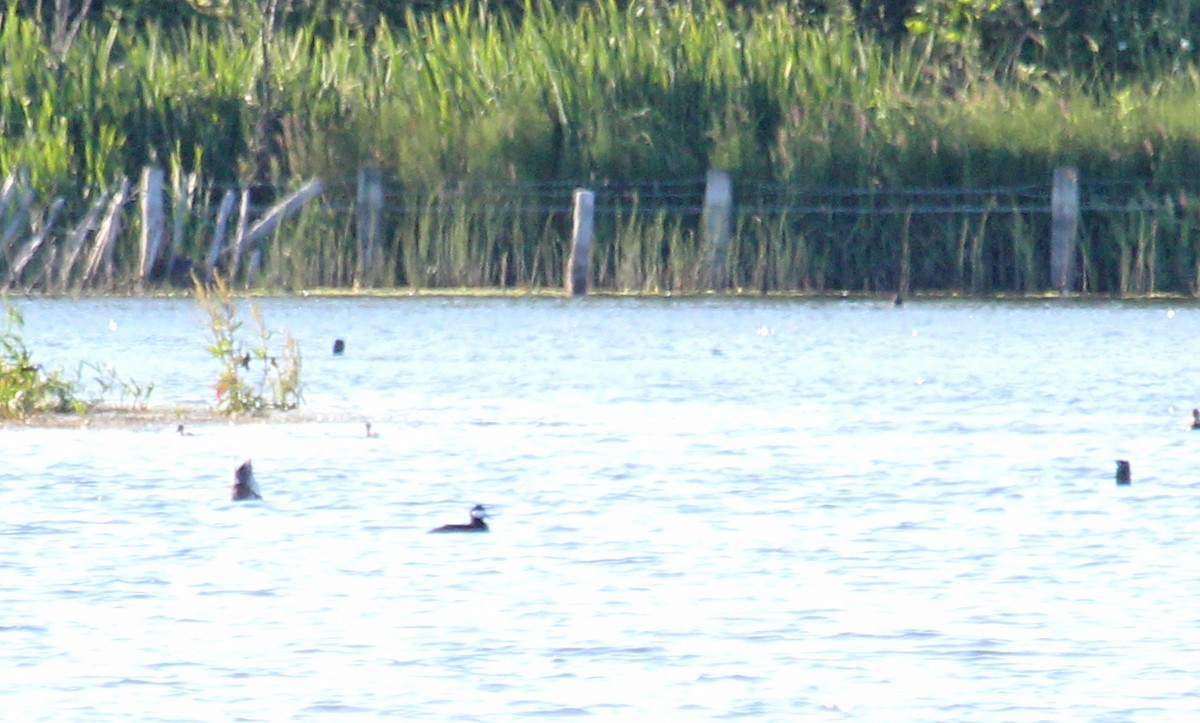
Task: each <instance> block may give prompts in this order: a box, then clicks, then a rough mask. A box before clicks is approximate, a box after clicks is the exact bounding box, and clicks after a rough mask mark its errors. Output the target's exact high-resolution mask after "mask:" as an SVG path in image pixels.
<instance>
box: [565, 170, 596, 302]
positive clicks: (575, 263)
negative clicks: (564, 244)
mask: <svg viewBox="0 0 1200 723" xmlns="http://www.w3.org/2000/svg"><path fill="white" fill-rule="evenodd" d="M574 199H575V223H574V227H573V229H572V231H571V256H570V257H569V258H568V259H567V284H566V286H567V296H581V295H583V294H586V293H587V291H588V261H589V260H590V259H591V255H592V234H593V233H595V230H596V217H595V212H596V194H595V193H593V192H592V191H589V190H587V189H585V188H577V189H575V196H574Z"/></svg>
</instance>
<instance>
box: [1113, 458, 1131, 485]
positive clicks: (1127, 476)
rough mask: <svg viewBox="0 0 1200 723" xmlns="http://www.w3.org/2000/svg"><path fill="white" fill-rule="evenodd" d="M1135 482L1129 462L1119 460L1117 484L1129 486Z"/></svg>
mask: <svg viewBox="0 0 1200 723" xmlns="http://www.w3.org/2000/svg"><path fill="white" fill-rule="evenodd" d="M1132 482H1133V471H1132V470H1131V469H1130V467H1129V462H1128V461H1127V460H1124V459H1118V460H1117V484H1119V485H1127V484H1131V483H1132Z"/></svg>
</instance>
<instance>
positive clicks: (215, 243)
mask: <svg viewBox="0 0 1200 723" xmlns="http://www.w3.org/2000/svg"><path fill="white" fill-rule="evenodd" d="M237 199H238V195H237V192H236V191H234V190H233V189H232V188H231V189H229V190H228V191H226V192H225V195H224V196H222V197H221V207H220V208H219V209H218V210H217V226H216V228H214V229H213V237H212V245H211V246H210V247H209V248H208V256H207V257H205V259H204V278H205V280H210V281H211V280H212V279H215V278H216V277H217V266H219V265H220V263H221V250H222V249H223V248H224V246H225V229H226V228H228V226H229V216H230V214H232V213H233V204H235V203H237ZM226 256H231V255H230V254H229V253H226Z"/></svg>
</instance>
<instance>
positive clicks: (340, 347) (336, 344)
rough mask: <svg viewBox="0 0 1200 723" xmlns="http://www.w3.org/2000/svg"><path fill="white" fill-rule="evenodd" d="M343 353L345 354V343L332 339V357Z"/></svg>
mask: <svg viewBox="0 0 1200 723" xmlns="http://www.w3.org/2000/svg"><path fill="white" fill-rule="evenodd" d="M345 352H346V342H345V341H343V340H342V339H334V340H333V354H334V356H339V355H341V354H344V353H345Z"/></svg>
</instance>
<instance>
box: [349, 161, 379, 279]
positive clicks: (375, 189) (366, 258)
mask: <svg viewBox="0 0 1200 723" xmlns="http://www.w3.org/2000/svg"><path fill="white" fill-rule="evenodd" d="M356 199H357V202H356V204H355V212H356V225H355V229H356V236H357V237H358V265H357V268H356V269H355V274H354V277H355V278H354V285H355V286H360V287H362V286H365V287H375V286H378V285H379V279H380V276H381V274H380V271H381V269H380V267H379V266H380V261H381V260H382V259H380V256H381V254H380V248H381V245H382V244H381V242H380V239H379V234H380V231H381V230H382V228H383V171H382V170H380V169H378V168H361V169H359V171H358V195H357V197H356Z"/></svg>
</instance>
